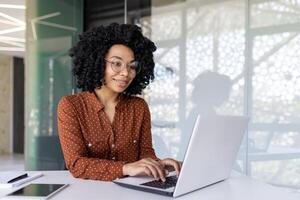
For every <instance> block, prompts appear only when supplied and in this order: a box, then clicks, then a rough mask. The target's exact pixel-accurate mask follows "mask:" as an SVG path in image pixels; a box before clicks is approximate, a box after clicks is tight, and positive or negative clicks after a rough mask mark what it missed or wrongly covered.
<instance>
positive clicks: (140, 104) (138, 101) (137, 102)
mask: <svg viewBox="0 0 300 200" xmlns="http://www.w3.org/2000/svg"><path fill="white" fill-rule="evenodd" d="M127 102H128V103H129V104H130V105H131V106H134V107H137V108H143V109H148V104H147V102H146V101H145V99H143V98H141V97H137V96H132V97H129V98H128V100H127Z"/></svg>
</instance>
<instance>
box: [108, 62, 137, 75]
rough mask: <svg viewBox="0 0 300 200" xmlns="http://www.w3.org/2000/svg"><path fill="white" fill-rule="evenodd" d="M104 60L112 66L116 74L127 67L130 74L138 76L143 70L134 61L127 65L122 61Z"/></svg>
mask: <svg viewBox="0 0 300 200" xmlns="http://www.w3.org/2000/svg"><path fill="white" fill-rule="evenodd" d="M104 60H105V61H106V62H108V63H109V64H110V67H111V69H112V70H113V71H114V72H116V73H119V72H121V71H123V70H124V68H125V67H126V68H127V70H128V72H129V73H130V74H138V73H139V72H140V70H141V68H140V66H139V63H138V61H133V62H131V63H128V64H126V63H125V62H124V61H123V60H120V59H114V60H112V61H109V60H106V59H104Z"/></svg>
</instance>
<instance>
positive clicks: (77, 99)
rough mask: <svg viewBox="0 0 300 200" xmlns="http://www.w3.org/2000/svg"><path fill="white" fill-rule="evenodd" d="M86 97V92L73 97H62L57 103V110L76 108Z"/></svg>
mask: <svg viewBox="0 0 300 200" xmlns="http://www.w3.org/2000/svg"><path fill="white" fill-rule="evenodd" d="M86 95H87V92H80V93H77V94H73V95H66V96H63V97H62V98H61V99H60V101H59V103H58V109H67V108H71V107H77V108H78V107H80V105H81V104H82V103H83V102H84V101H85V96H86Z"/></svg>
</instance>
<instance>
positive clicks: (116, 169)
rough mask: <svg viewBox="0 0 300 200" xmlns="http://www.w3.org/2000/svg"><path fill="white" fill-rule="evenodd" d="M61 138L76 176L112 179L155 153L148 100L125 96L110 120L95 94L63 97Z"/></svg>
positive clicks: (60, 119)
mask: <svg viewBox="0 0 300 200" xmlns="http://www.w3.org/2000/svg"><path fill="white" fill-rule="evenodd" d="M57 117H58V132H59V138H60V142H61V146H62V150H63V154H64V158H65V162H66V166H67V168H68V169H69V170H70V172H71V173H72V175H73V176H74V177H78V178H83V179H94V180H103V181H112V180H114V179H116V178H120V177H122V176H123V173H122V167H123V165H124V164H126V163H128V162H134V161H137V160H140V159H142V158H147V157H150V158H153V159H157V158H156V156H155V152H154V149H153V148H152V138H151V118H150V112H149V108H148V105H147V103H146V102H145V100H144V99H142V98H139V97H130V98H122V99H121V100H120V101H119V103H118V104H117V106H116V109H115V116H114V120H113V122H112V123H111V122H110V121H109V119H108V116H107V115H106V113H105V112H104V105H103V104H102V103H101V102H100V101H99V99H98V98H97V97H96V95H95V94H94V93H91V92H81V93H78V94H75V95H70V96H65V97H63V98H62V99H61V100H60V102H59V104H58V109H57Z"/></svg>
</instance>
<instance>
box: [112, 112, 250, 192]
mask: <svg viewBox="0 0 300 200" xmlns="http://www.w3.org/2000/svg"><path fill="white" fill-rule="evenodd" d="M248 121H249V119H248V117H244V116H204V117H201V116H200V115H199V116H198V117H197V119H196V122H195V125H194V128H193V133H192V135H191V138H190V141H189V144H188V148H187V151H186V153H185V156H184V161H183V165H182V168H181V172H180V175H179V177H178V178H177V177H176V175H175V172H171V173H169V175H168V177H166V179H167V181H166V182H165V183H164V182H162V181H157V180H154V178H151V177H141V176H140V177H126V178H121V179H117V180H115V181H114V183H116V184H118V185H120V186H123V187H127V188H130V189H135V190H141V191H145V192H151V193H156V194H161V195H166V196H172V197H178V196H181V195H184V194H187V193H190V192H192V191H195V190H198V189H200V188H204V187H207V186H210V185H212V184H215V183H218V182H221V181H223V180H225V179H227V178H228V177H229V176H230V173H231V170H232V167H233V164H234V161H235V159H236V156H237V153H238V150H239V147H240V144H241V141H242V138H243V135H244V132H245V130H246V127H247V124H248Z"/></svg>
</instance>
